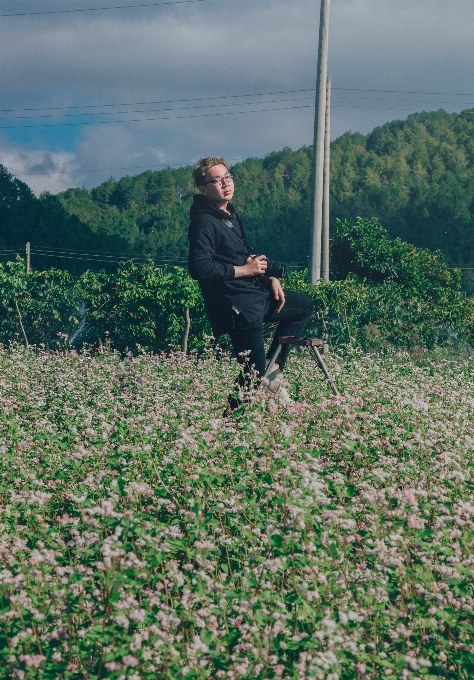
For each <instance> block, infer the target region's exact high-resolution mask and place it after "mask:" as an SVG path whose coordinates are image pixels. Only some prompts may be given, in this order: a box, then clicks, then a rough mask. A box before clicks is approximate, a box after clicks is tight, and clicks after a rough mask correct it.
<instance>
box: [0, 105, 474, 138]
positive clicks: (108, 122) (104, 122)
mask: <svg viewBox="0 0 474 680" xmlns="http://www.w3.org/2000/svg"><path fill="white" fill-rule="evenodd" d="M301 99H309V97H301V98H299V99H293V100H291V99H290V100H287V101H300V100H301ZM282 101H286V100H282ZM251 103H252V104H266V102H251ZM456 104H457V102H452V105H453V106H455V105H456ZM313 106H314V105H313V104H303V105H301V106H280V107H272V108H270V109H251V110H250V111H223V112H216V113H198V114H191V115H189V116H159V117H157V118H130V119H129V120H97V121H89V120H85V121H78V122H76V123H38V124H37V125H0V129H2V130H12V129H13V130H16V129H20V128H39V127H66V126H67V127H70V126H78V125H114V124H115V123H145V122H149V121H157V120H180V119H184V118H209V117H213V116H235V115H237V114H243V113H268V112H269V111H289V110H290V109H308V108H313ZM334 106H337V107H339V108H352V109H378V110H380V111H413V107H411V108H406V107H405V108H403V107H393V106H392V107H390V106H364V105H361V104H334ZM193 108H194V107H193ZM197 108H199V107H197ZM172 110H173V109H172ZM431 111H434V109H431V110H428V111H427V110H424V111H423V112H422V113H429V112H431ZM446 113H456V111H447V112H446ZM466 113H474V112H471V111H466Z"/></svg>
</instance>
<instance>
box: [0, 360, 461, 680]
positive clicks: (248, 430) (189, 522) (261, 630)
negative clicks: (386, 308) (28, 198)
mask: <svg viewBox="0 0 474 680" xmlns="http://www.w3.org/2000/svg"><path fill="white" fill-rule="evenodd" d="M329 362H330V366H331V369H332V371H333V373H334V375H335V379H336V382H337V384H338V386H339V389H340V390H341V397H339V398H334V397H332V396H331V395H330V392H329V389H328V385H327V384H326V383H325V382H324V381H323V380H322V378H321V374H320V373H319V372H318V371H317V370H316V369H315V368H314V367H313V364H311V363H310V362H309V360H308V359H306V358H305V356H304V355H303V356H294V357H293V358H292V359H291V361H290V365H289V370H288V377H289V379H290V382H291V392H292V395H293V397H294V398H295V399H296V403H295V404H294V405H290V406H281V405H279V404H275V403H273V402H268V401H267V400H266V398H265V396H264V394H263V393H261V392H256V393H255V394H254V395H253V396H252V402H253V403H251V404H250V405H249V406H248V407H247V408H246V411H245V413H244V414H243V415H242V416H241V417H240V418H232V419H229V420H224V419H223V418H222V417H221V416H222V412H223V408H224V404H225V398H226V395H227V391H228V389H229V385H230V384H231V383H232V381H233V378H234V376H235V373H236V365H235V362H234V361H233V360H230V359H229V357H228V356H226V355H218V356H216V355H214V354H211V353H209V354H208V355H206V356H204V358H201V359H199V360H197V359H196V357H194V356H191V357H189V356H188V357H185V356H184V355H182V354H175V355H172V356H171V357H164V356H152V355H147V354H143V355H140V356H137V357H133V356H127V357H125V358H120V357H119V355H116V354H113V353H109V352H107V351H103V352H101V353H95V354H90V355H89V354H87V353H84V354H76V353H75V352H64V353H47V352H41V351H33V350H27V349H24V348H21V347H13V348H12V349H9V350H1V351H0V400H1V407H2V408H1V415H0V424H1V427H0V450H1V458H0V465H1V480H0V678H2V679H3V678H20V680H21V679H23V678H35V679H38V678H44V679H48V680H49V679H51V680H73V679H78V680H79V679H86V678H89V679H92V678H98V679H99V678H112V679H114V680H119V679H121V680H125V679H128V680H141V679H150V680H151V679H154V680H155V679H156V680H161V679H165V678H188V679H196V680H197V679H198V678H212V679H216V678H235V679H237V678H259V679H260V680H271V679H273V678H287V679H290V678H291V679H295V680H303V679H307V680H309V679H311V678H313V679H317V680H320V679H324V680H338V679H339V680H346V679H347V680H349V679H355V678H371V679H372V680H379V679H382V678H385V679H387V680H395V678H413V680H416V679H417V678H426V679H427V678H465V679H467V678H472V677H474V644H473V640H474V593H473V583H474V581H473V576H474V571H473V567H474V552H473V539H474V484H473V480H474V476H473V473H474V467H473V449H474V446H473V444H474V361H473V360H472V359H466V360H454V359H443V358H442V357H440V356H439V355H437V354H433V355H430V354H428V353H427V354H424V355H421V356H420V358H419V359H418V360H415V359H412V358H410V357H409V356H408V355H407V354H403V353H395V352H393V353H386V354H384V355H382V354H373V355H362V354H357V353H353V355H352V356H349V355H340V356H335V355H334V356H332V357H331V358H330V359H329Z"/></svg>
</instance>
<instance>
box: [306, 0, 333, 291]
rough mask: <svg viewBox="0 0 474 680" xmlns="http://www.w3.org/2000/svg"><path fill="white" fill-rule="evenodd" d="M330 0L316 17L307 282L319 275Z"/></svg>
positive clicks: (312, 280) (323, 2)
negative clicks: (317, 29) (316, 41)
mask: <svg viewBox="0 0 474 680" xmlns="http://www.w3.org/2000/svg"><path fill="white" fill-rule="evenodd" d="M329 3H330V0H321V16H320V20H319V51H318V75H317V79H316V104H315V116H314V139H313V166H312V182H311V189H312V210H311V227H312V229H311V247H310V258H309V267H308V279H309V282H310V283H317V282H318V281H319V280H320V278H321V235H322V222H323V171H324V132H325V130H324V128H325V117H326V78H327V72H328V37H329Z"/></svg>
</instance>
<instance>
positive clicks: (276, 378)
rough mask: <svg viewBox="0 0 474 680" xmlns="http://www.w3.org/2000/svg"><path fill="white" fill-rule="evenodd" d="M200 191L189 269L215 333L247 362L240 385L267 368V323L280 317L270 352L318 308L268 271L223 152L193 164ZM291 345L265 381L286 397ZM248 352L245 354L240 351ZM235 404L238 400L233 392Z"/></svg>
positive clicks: (191, 234) (192, 226)
mask: <svg viewBox="0 0 474 680" xmlns="http://www.w3.org/2000/svg"><path fill="white" fill-rule="evenodd" d="M193 177H194V181H195V183H196V186H197V188H198V191H199V194H197V195H195V196H194V203H193V205H192V206H191V223H190V225H189V232H188V235H189V272H190V274H191V276H192V277H193V279H197V281H198V282H199V285H200V287H201V291H202V294H203V297H204V302H205V305H206V310H207V313H208V315H209V320H210V322H211V326H212V331H213V333H214V335H215V337H216V338H218V337H219V336H220V335H223V334H224V333H227V334H228V335H229V336H230V339H231V342H232V346H233V348H234V351H235V353H236V355H237V359H238V361H239V362H240V363H241V364H242V365H244V367H245V368H244V374H241V375H240V376H239V379H238V383H239V385H240V386H244V385H248V383H249V376H248V371H249V369H250V368H252V367H253V369H254V370H255V372H256V374H257V377H258V378H261V377H262V376H263V375H264V373H265V365H266V357H265V348H264V342H263V324H264V323H274V322H279V325H278V327H277V329H276V332H275V335H274V338H273V342H272V344H271V347H270V349H269V351H268V356H270V355H271V354H272V353H273V352H274V351H275V349H276V347H277V343H278V337H279V336H280V335H301V334H302V332H303V330H304V328H305V327H306V325H307V323H308V322H309V320H310V319H311V316H312V314H313V302H312V301H311V300H310V298H308V297H307V296H306V295H301V294H300V293H296V292H293V291H289V290H283V289H282V287H281V284H280V281H279V280H278V278H276V277H274V276H267V275H266V270H267V266H268V262H267V258H266V257H265V255H256V254H255V252H254V251H253V249H252V248H251V246H250V244H249V242H248V241H247V237H246V235H245V232H244V229H243V227H242V223H241V222H240V219H239V216H238V215H237V212H236V211H235V208H234V206H233V205H232V204H231V203H230V201H231V200H232V197H233V195H234V180H233V177H232V174H231V173H230V172H229V167H228V165H227V163H226V162H225V160H224V159H223V158H221V157H220V156H211V157H210V158H202V159H201V160H200V161H198V162H197V163H196V165H195V167H194V170H193ZM288 351H289V347H285V348H284V349H283V351H282V353H281V354H280V356H279V359H278V364H279V366H278V367H277V368H276V370H274V371H273V373H272V374H270V376H268V378H264V381H263V384H265V385H266V387H267V388H268V389H269V390H270V391H272V392H275V393H278V394H279V395H280V397H281V398H282V399H283V400H284V401H290V399H289V397H288V395H287V394H286V391H285V390H284V388H283V386H282V374H281V371H282V369H283V368H284V365H285V362H286V358H287V355H288ZM242 352H246V353H247V354H246V355H245V356H241V353H242ZM229 404H230V408H231V409H232V408H235V407H237V406H238V405H239V402H238V400H237V399H235V398H229Z"/></svg>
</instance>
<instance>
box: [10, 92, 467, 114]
mask: <svg viewBox="0 0 474 680" xmlns="http://www.w3.org/2000/svg"><path fill="white" fill-rule="evenodd" d="M309 99H311V100H313V99H314V98H313V97H292V98H290V99H267V100H265V101H263V102H248V103H247V102H235V103H231V104H205V105H204V106H180V107H177V108H166V109H141V110H136V109H134V110H132V111H99V112H94V113H62V114H59V116H58V115H54V114H42V115H41V116H11V117H0V120H38V119H39V118H58V117H61V118H78V117H84V116H114V115H121V114H130V113H158V112H160V111H190V110H195V109H209V108H217V107H219V108H223V107H229V106H251V105H252V104H254V105H255V104H276V103H279V102H299V101H304V100H309ZM334 99H355V100H358V101H360V100H361V99H362V101H380V102H406V103H412V100H410V99H384V98H376V99H366V98H364V97H339V96H336V97H333V100H334ZM413 103H414V104H451V105H454V106H458V105H459V104H462V106H474V102H447V101H430V100H427V99H416V100H413ZM333 105H334V106H343V105H342V104H333ZM348 106H349V105H348ZM360 106H361V105H360ZM353 108H354V107H353ZM363 108H372V107H363ZM374 108H375V107H374ZM380 108H382V109H383V108H386V107H380ZM401 110H405V111H406V110H408V109H401Z"/></svg>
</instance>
